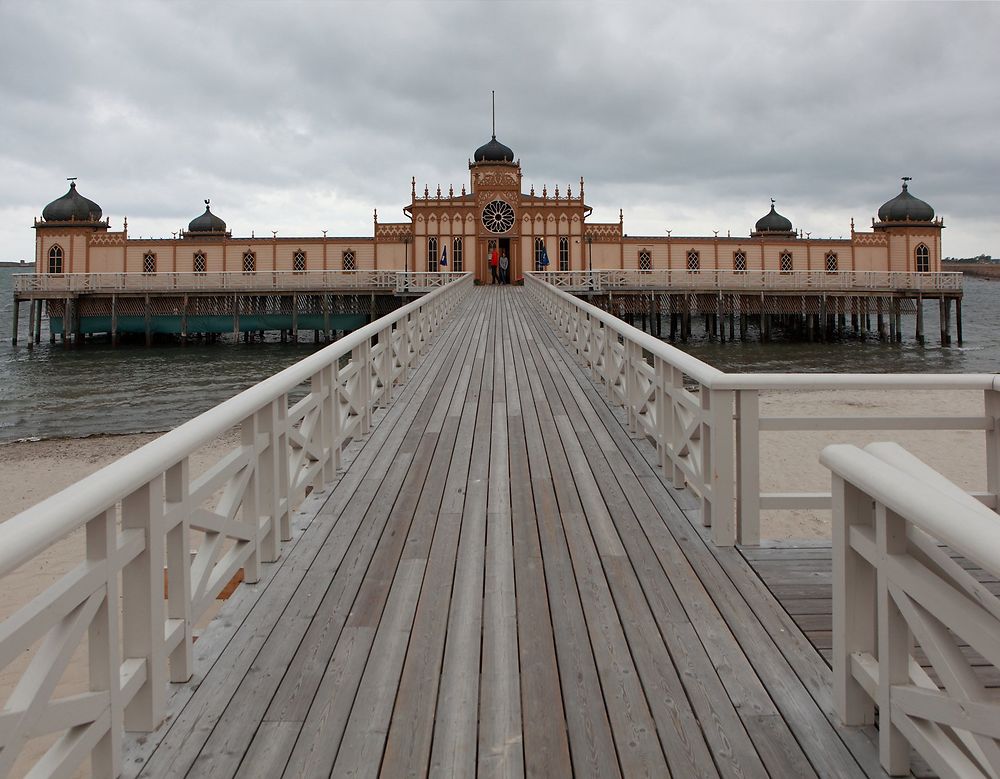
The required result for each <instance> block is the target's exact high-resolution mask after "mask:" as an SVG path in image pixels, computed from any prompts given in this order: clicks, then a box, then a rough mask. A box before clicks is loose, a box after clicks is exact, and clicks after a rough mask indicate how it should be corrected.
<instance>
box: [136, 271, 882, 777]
mask: <svg viewBox="0 0 1000 779" xmlns="http://www.w3.org/2000/svg"><path fill="white" fill-rule="evenodd" d="M655 462H656V453H655V451H654V450H653V449H652V447H651V446H650V445H649V444H648V442H647V441H646V440H645V439H641V438H638V437H636V436H633V435H630V434H629V433H628V432H627V430H626V427H624V426H623V424H622V418H621V415H620V413H619V412H617V411H614V410H612V408H611V407H610V406H609V405H608V404H607V402H606V401H605V399H604V397H603V393H602V392H601V391H600V390H599V389H598V388H597V387H595V385H594V384H593V383H592V381H591V379H590V378H589V375H588V374H587V373H586V372H585V371H584V370H582V369H581V368H580V366H579V365H577V364H576V362H575V361H574V360H573V359H572V358H571V356H570V354H569V353H568V352H567V350H566V349H565V348H564V347H563V345H562V344H561V343H560V341H559V340H558V339H557V337H556V336H555V334H554V332H553V330H552V328H551V327H550V325H549V323H548V320H546V319H545V318H544V317H543V316H542V315H541V314H540V313H538V311H537V310H536V308H535V306H534V305H533V301H532V300H531V298H530V297H529V294H528V292H527V291H526V290H523V289H517V288H510V287H504V288H499V289H497V288H486V289H483V288H480V289H477V290H475V291H473V292H470V294H469V295H468V296H467V299H466V300H465V301H464V302H463V304H462V306H461V308H460V310H459V311H458V312H457V314H456V315H455V316H454V317H453V318H452V320H451V321H450V323H449V324H447V326H446V327H445V328H444V329H443V330H442V332H441V333H440V335H439V336H438V337H437V339H436V341H435V344H434V346H433V348H432V349H431V350H430V351H429V352H428V355H427V356H426V358H425V359H424V360H423V362H422V363H421V365H420V367H419V368H418V370H417V371H416V372H415V373H414V375H413V376H412V377H411V378H410V380H409V381H408V382H407V384H406V385H405V386H404V388H403V390H402V392H401V393H400V395H399V396H398V397H397V398H396V399H395V400H394V402H393V403H392V405H391V406H389V407H388V409H386V410H385V411H384V412H380V415H379V416H377V417H376V418H375V424H374V426H373V430H372V432H371V434H370V436H369V437H368V438H367V439H366V440H365V441H364V443H363V446H360V447H359V448H358V449H357V451H356V452H354V454H353V460H352V461H351V462H350V464H349V467H347V468H346V470H344V472H343V473H342V474H341V475H340V476H339V480H338V481H337V482H336V483H335V485H334V486H332V487H330V488H328V489H327V491H326V492H324V493H322V495H319V494H314V495H312V496H311V498H310V501H312V503H313V504H314V505H315V506H317V507H318V510H317V511H315V513H314V515H313V514H310V515H308V516H306V515H299V517H298V519H297V524H296V532H295V533H294V534H293V536H294V538H293V541H292V542H291V544H290V545H289V546H287V547H286V550H285V551H284V552H283V554H282V556H281V558H280V559H279V560H278V561H277V562H275V563H274V564H273V565H269V566H265V571H264V572H263V573H262V574H261V578H260V580H259V583H258V584H257V585H255V586H251V585H244V586H243V587H241V588H239V589H238V590H237V592H236V595H235V597H234V598H232V599H231V600H230V601H229V602H228V603H227V604H226V606H225V607H224V609H223V611H222V613H221V614H220V616H219V617H217V618H216V620H215V621H214V622H213V624H212V626H211V627H210V628H209V630H208V631H207V632H206V633H205V634H204V635H203V636H202V638H201V639H200V640H199V642H198V643H197V644H196V645H195V648H194V649H195V655H196V661H197V662H196V665H195V675H194V677H193V678H192V679H191V681H190V682H188V683H185V684H179V685H174V686H173V687H172V692H171V697H170V699H169V701H168V706H167V709H168V717H167V719H166V721H165V722H164V724H163V725H161V726H160V728H159V729H158V730H157V731H156V732H154V733H150V734H143V735H142V736H141V737H140V736H138V734H133V736H132V737H131V738H129V739H127V740H126V741H127V743H126V753H125V759H124V760H123V761H122V767H123V771H124V774H125V775H129V776H132V775H143V776H167V775H169V776H183V775H188V776H212V777H223V776H247V777H249V776H260V777H277V776H302V777H315V776H327V775H334V776H347V775H352V776H357V775H368V776H374V775H376V774H381V775H384V776H398V775H404V774H405V775H427V774H432V775H436V776H462V777H465V776H474V775H480V776H496V775H503V776H522V775H528V776H593V777H612V776H618V775H623V776H639V775H643V776H668V775H669V776H675V777H693V776H759V777H764V776H794V777H808V776H837V777H862V776H882V775H884V774H882V772H881V769H880V768H879V762H878V751H877V747H876V745H875V743H874V742H873V738H875V736H874V733H875V731H874V729H873V728H872V727H868V728H844V727H841V726H839V725H838V724H837V722H836V715H835V714H834V709H833V699H832V690H831V672H830V669H829V667H828V665H827V663H826V661H825V660H824V658H823V656H822V654H821V653H820V651H819V650H818V649H817V648H816V647H815V646H814V645H813V643H811V642H810V641H809V639H808V638H807V637H806V635H805V634H804V633H803V632H802V630H801V629H800V628H799V626H798V625H797V624H796V623H795V621H794V620H793V619H792V618H791V617H789V615H788V613H787V612H786V611H785V610H784V609H783V608H782V606H781V604H780V603H779V601H778V600H777V599H776V598H775V597H774V595H773V594H772V593H771V592H770V591H769V589H768V586H767V584H766V582H765V581H764V580H762V579H761V578H760V577H759V576H758V575H757V574H756V573H755V571H754V569H753V567H752V566H751V564H750V563H748V562H747V560H746V559H744V557H743V556H742V555H741V553H740V551H739V549H738V548H734V547H728V548H727V547H716V546H713V545H712V544H711V543H710V542H709V541H708V538H707V536H706V532H707V531H706V530H705V529H704V528H702V527H700V523H699V522H698V521H697V519H698V517H697V511H698V510H697V509H696V508H695V505H696V504H695V502H694V500H693V498H691V496H690V495H689V494H688V493H686V492H685V491H678V490H675V489H673V488H672V487H670V486H668V484H667V483H666V482H665V480H664V478H663V476H662V473H661V472H660V471H659V469H658V468H656V467H655Z"/></svg>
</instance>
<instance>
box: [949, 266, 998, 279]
mask: <svg viewBox="0 0 1000 779" xmlns="http://www.w3.org/2000/svg"><path fill="white" fill-rule="evenodd" d="M941 270H942V271H945V272H948V271H951V272H955V271H958V272H961V273H964V274H965V275H966V276H976V277H977V278H980V279H1000V264H994V263H989V264H985V263H978V262H942V263H941Z"/></svg>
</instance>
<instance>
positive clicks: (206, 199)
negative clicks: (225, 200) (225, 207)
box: [205, 198, 212, 210]
mask: <svg viewBox="0 0 1000 779" xmlns="http://www.w3.org/2000/svg"><path fill="white" fill-rule="evenodd" d="M211 202H212V201H211V200H209V199H208V198H205V209H206V210H207V209H208V207H209V205H210V204H211Z"/></svg>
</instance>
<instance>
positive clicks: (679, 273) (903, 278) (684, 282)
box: [534, 269, 962, 292]
mask: <svg viewBox="0 0 1000 779" xmlns="http://www.w3.org/2000/svg"><path fill="white" fill-rule="evenodd" d="M534 275H535V277H536V278H538V279H539V280H541V281H545V282H547V283H549V284H551V285H552V286H554V287H558V288H559V289H565V290H569V291H573V292H590V291H593V292H608V291H614V290H633V289H650V290H679V291H683V290H720V291H721V290H725V291H734V292H738V291H740V290H747V291H753V292H761V291H768V292H770V291H775V292H780V291H782V290H795V291H800V290H809V291H816V292H857V291H869V292H894V291H899V290H916V291H928V292H930V291H933V292H940V291H949V290H960V289H961V288H962V274H961V273H899V272H893V273H887V272H883V271H836V272H832V273H828V272H825V271H819V270H808V271H807V270H797V271H777V270H774V271H770V270H768V271H759V270H748V271H742V272H741V271H733V270H698V271H689V270H685V269H671V270H662V269H660V270H649V271H643V270H635V269H626V270H594V271H586V270H580V271H543V272H538V273H535V274H534Z"/></svg>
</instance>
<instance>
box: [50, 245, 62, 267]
mask: <svg viewBox="0 0 1000 779" xmlns="http://www.w3.org/2000/svg"><path fill="white" fill-rule="evenodd" d="M62 260H63V250H62V247H61V246H59V244H56V245H55V246H53V247H52V248H51V249H49V273H62V272H63V265H62Z"/></svg>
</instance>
